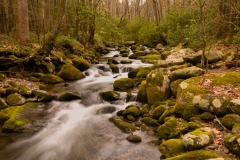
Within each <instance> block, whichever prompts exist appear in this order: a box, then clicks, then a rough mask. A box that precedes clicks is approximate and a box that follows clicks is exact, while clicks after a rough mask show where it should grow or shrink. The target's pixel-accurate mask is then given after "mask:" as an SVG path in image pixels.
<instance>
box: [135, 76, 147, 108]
mask: <svg viewBox="0 0 240 160" xmlns="http://www.w3.org/2000/svg"><path fill="white" fill-rule="evenodd" d="M146 84H147V81H145V80H144V81H142V83H141V85H140V87H139V89H138V93H137V100H138V101H140V102H143V103H147V102H148V99H147V90H146Z"/></svg>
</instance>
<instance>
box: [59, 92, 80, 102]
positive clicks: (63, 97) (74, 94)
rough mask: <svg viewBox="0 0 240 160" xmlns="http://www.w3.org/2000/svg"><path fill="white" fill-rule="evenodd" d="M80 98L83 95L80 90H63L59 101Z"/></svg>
mask: <svg viewBox="0 0 240 160" xmlns="http://www.w3.org/2000/svg"><path fill="white" fill-rule="evenodd" d="M78 99H82V95H81V94H80V93H79V92H73V91H66V92H62V93H61V95H60V96H59V98H58V100H59V101H72V100H78Z"/></svg>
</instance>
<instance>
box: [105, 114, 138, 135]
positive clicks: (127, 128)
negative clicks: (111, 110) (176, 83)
mask: <svg viewBox="0 0 240 160" xmlns="http://www.w3.org/2000/svg"><path fill="white" fill-rule="evenodd" d="M109 121H110V122H112V123H113V124H115V126H117V127H118V128H119V129H120V130H122V131H123V132H127V133H129V132H133V131H136V129H137V128H136V127H135V126H133V125H132V124H131V123H128V122H124V121H123V120H121V119H118V118H116V117H111V118H109Z"/></svg>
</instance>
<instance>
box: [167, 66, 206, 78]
mask: <svg viewBox="0 0 240 160" xmlns="http://www.w3.org/2000/svg"><path fill="white" fill-rule="evenodd" d="M203 73H204V70H203V69H201V68H198V67H195V66H193V67H188V68H183V69H177V70H175V71H173V72H172V73H171V79H172V80H173V81H174V80H177V79H187V78H191V77H197V76H201V75H202V74H203Z"/></svg>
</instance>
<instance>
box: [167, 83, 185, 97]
mask: <svg viewBox="0 0 240 160" xmlns="http://www.w3.org/2000/svg"><path fill="white" fill-rule="evenodd" d="M182 81H183V79H177V80H175V81H172V82H171V83H170V88H171V91H172V94H173V95H174V96H175V97H176V96H177V90H178V85H179V84H180V83H181V82H182Z"/></svg>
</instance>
